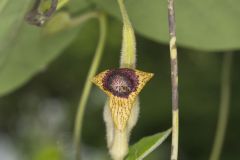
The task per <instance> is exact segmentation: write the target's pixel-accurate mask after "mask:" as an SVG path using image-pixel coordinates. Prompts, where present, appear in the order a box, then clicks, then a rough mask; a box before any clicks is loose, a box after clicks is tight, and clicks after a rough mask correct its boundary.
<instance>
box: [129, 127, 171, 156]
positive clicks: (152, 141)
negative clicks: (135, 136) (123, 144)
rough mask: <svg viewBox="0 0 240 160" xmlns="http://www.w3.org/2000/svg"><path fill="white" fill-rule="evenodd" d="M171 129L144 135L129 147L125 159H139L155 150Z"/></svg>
mask: <svg viewBox="0 0 240 160" xmlns="http://www.w3.org/2000/svg"><path fill="white" fill-rule="evenodd" d="M171 131H172V130H171V129H168V130H167V131H164V132H161V133H157V134H154V135H152V136H148V137H144V138H142V139H141V140H140V141H138V142H137V143H135V144H134V145H132V146H131V147H130V149H129V153H128V155H127V158H126V160H141V159H143V158H145V157H146V156H147V155H149V154H150V153H151V152H152V151H153V150H155V149H156V148H157V147H158V146H159V145H161V144H162V143H163V141H164V140H166V138H167V137H168V136H169V135H170V133H171Z"/></svg>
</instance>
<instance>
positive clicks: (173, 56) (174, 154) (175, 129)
mask: <svg viewBox="0 0 240 160" xmlns="http://www.w3.org/2000/svg"><path fill="white" fill-rule="evenodd" d="M168 24H169V37H170V46H169V47H170V62H171V79H172V151H171V160H177V159H178V137H179V109H178V60H177V46H176V23H175V10H174V0H168Z"/></svg>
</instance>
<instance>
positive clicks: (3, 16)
mask: <svg viewBox="0 0 240 160" xmlns="http://www.w3.org/2000/svg"><path fill="white" fill-rule="evenodd" d="M31 3H32V0H17V1H16V0H7V1H5V0H3V1H2V0H1V2H0V20H1V24H0V67H1V65H2V63H3V61H4V60H5V58H6V57H7V55H8V53H6V52H4V49H5V48H7V47H11V45H12V41H13V40H14V39H15V38H16V37H17V35H18V31H19V28H20V27H21V25H22V19H23V18H24V15H25V13H26V11H27V9H28V8H29V6H30V5H31Z"/></svg>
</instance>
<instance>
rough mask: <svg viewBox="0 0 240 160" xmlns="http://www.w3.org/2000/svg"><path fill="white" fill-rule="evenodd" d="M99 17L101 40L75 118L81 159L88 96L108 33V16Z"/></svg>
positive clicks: (76, 142)
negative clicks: (81, 143) (83, 125)
mask: <svg viewBox="0 0 240 160" xmlns="http://www.w3.org/2000/svg"><path fill="white" fill-rule="evenodd" d="M98 17H99V25H100V35H99V41H98V45H97V49H96V52H95V55H94V58H93V61H92V64H91V67H90V70H89V72H88V76H87V79H86V82H85V85H84V89H83V92H82V95H81V98H80V102H79V106H78V111H77V115H76V119H75V127H74V143H75V147H76V160H79V159H80V152H81V150H80V142H81V141H80V140H81V134H82V124H83V116H84V112H85V108H86V103H87V100H88V96H89V93H90V90H91V87H92V82H91V79H92V77H93V76H94V75H95V74H96V71H97V69H98V66H99V63H100V60H101V58H102V55H103V50H104V46H105V42H106V33H107V24H106V23H107V22H106V21H107V20H106V16H105V15H104V14H103V13H100V14H99V16H98Z"/></svg>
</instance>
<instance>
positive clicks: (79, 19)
mask: <svg viewBox="0 0 240 160" xmlns="http://www.w3.org/2000/svg"><path fill="white" fill-rule="evenodd" d="M98 17H99V12H98V11H92V12H88V13H85V14H83V15H81V16H79V17H76V18H73V19H71V22H70V24H69V26H68V27H75V26H79V24H82V23H84V22H85V21H87V20H89V19H91V18H98Z"/></svg>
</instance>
